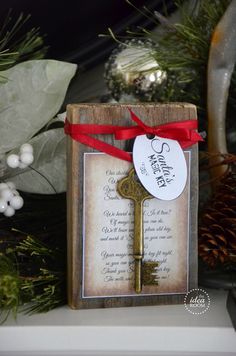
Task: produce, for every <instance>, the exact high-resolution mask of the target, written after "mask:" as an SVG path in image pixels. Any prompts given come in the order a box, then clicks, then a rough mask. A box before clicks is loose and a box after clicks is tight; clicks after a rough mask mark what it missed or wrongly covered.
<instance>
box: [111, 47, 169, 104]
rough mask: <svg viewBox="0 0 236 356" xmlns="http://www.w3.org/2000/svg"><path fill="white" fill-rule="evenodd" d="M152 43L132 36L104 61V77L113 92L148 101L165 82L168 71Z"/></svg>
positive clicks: (117, 97) (113, 94)
mask: <svg viewBox="0 0 236 356" xmlns="http://www.w3.org/2000/svg"><path fill="white" fill-rule="evenodd" d="M153 46H154V45H153V43H152V42H150V41H145V42H144V41H141V40H131V41H128V42H125V43H124V44H121V45H119V46H118V48H116V49H115V50H114V51H113V52H112V54H111V56H110V58H109V59H108V62H107V63H106V65H105V80H106V83H107V86H108V89H109V91H110V92H111V94H112V96H113V97H114V98H115V99H116V100H117V101H119V102H121V101H122V98H123V97H127V96H129V97H131V98H133V100H132V101H137V100H139V101H151V100H153V97H154V96H155V98H156V97H157V96H158V90H160V91H161V88H162V87H163V86H164V85H165V82H166V79H167V74H166V72H165V71H164V70H162V69H161V68H160V66H159V64H158V63H157V61H156V60H155V58H154V57H153V54H152V53H153Z"/></svg>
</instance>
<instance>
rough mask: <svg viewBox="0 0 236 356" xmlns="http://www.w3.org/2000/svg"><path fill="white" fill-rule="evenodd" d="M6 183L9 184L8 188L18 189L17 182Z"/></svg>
mask: <svg viewBox="0 0 236 356" xmlns="http://www.w3.org/2000/svg"><path fill="white" fill-rule="evenodd" d="M6 185H7V188H10V189H12V190H14V189H16V186H15V183H13V182H7V183H6Z"/></svg>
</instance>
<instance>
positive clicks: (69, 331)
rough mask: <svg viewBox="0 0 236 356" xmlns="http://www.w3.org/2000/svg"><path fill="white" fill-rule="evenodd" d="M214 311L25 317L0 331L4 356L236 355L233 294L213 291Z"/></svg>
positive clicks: (63, 311)
mask: <svg viewBox="0 0 236 356" xmlns="http://www.w3.org/2000/svg"><path fill="white" fill-rule="evenodd" d="M207 292H208V293H209V295H210V298H211V305H210V308H209V310H208V311H207V312H206V313H204V314H202V315H192V314H190V313H189V312H188V311H187V310H185V308H184V305H165V306H150V307H149V306H148V307H133V308H117V309H93V310H77V311H74V310H70V309H69V308H68V307H66V306H65V307H62V308H58V309H55V310H53V311H50V312H49V313H46V314H37V315H33V316H26V315H19V316H18V318H17V320H16V321H15V320H13V319H8V320H7V322H6V323H5V324H4V325H3V326H1V327H0V356H12V355H22V356H23V355H24V356H29V355H30V356H34V355H37V356H39V355H40V356H41V355H45V356H52V355H58V356H61V355H65V356H70V355H78V356H81V355H84V356H95V355H99V356H101V355H105V356H108V355H109V356H112V355H115V356H120V355H122V356H126V355H127V356H131V355H136V356H141V355H142V356H146V355H147V356H149V355H151V356H154V355H155V356H158V355H161V356H177V355H178V356H180V355H183V356H184V355H188V356H198V355H204V356H213V355H214V356H219V355H220V356H233V355H235V356H236V332H235V330H234V328H233V326H232V323H231V320H230V317H229V315H228V313H227V310H226V306H225V305H226V297H227V293H226V292H225V291H222V290H207Z"/></svg>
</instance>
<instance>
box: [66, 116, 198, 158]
mask: <svg viewBox="0 0 236 356" xmlns="http://www.w3.org/2000/svg"><path fill="white" fill-rule="evenodd" d="M129 111H130V114H131V118H132V120H133V121H134V122H136V123H137V126H113V125H95V124H71V123H70V122H69V121H68V120H67V119H66V121H65V126H64V130H65V133H66V134H67V135H70V136H71V137H72V138H73V139H74V140H76V141H79V142H80V143H82V144H84V145H87V146H90V147H92V148H95V149H96V150H98V151H101V152H105V153H107V154H109V155H111V156H114V157H117V158H120V159H123V160H125V161H129V162H132V155H131V154H130V153H128V152H125V151H123V150H121V149H119V148H117V147H114V146H112V145H110V144H108V143H106V142H103V141H100V140H98V139H95V138H94V137H91V136H90V135H98V134H102V135H111V134H113V135H114V136H115V139H116V140H129V139H132V138H134V137H136V136H139V135H148V134H151V135H157V136H159V137H164V138H169V139H172V140H177V141H178V142H179V144H180V146H181V147H182V148H187V147H190V146H192V145H194V144H195V143H197V142H199V141H203V138H202V137H201V135H199V134H198V133H197V132H196V131H195V130H196V129H197V120H186V121H178V122H171V123H168V124H163V125H159V126H153V127H151V126H148V125H146V124H144V123H143V122H142V121H141V120H140V119H139V118H138V117H137V116H136V115H135V114H134V113H133V112H132V111H131V110H130V109H129Z"/></svg>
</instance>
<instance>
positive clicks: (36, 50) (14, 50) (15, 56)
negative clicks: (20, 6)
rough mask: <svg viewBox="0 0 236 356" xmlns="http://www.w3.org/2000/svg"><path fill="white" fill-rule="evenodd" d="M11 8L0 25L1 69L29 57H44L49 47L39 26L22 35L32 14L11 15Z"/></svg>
mask: <svg viewBox="0 0 236 356" xmlns="http://www.w3.org/2000/svg"><path fill="white" fill-rule="evenodd" d="M11 13H12V11H11V10H10V11H9V12H8V14H7V16H6V18H5V20H4V22H3V24H2V25H1V27H0V71H4V70H6V69H9V68H11V67H12V66H13V65H15V64H17V63H20V62H23V61H26V60H28V59H31V60H32V59H41V58H44V56H45V54H46V52H47V49H48V47H47V46H45V45H44V41H43V36H42V35H40V32H39V28H32V29H30V30H29V31H27V32H26V33H24V34H22V35H21V31H22V30H24V26H25V24H26V23H27V21H28V20H29V19H30V15H27V16H26V15H24V14H23V13H22V14H20V15H19V17H18V18H17V19H15V18H13V17H12V16H11Z"/></svg>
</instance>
